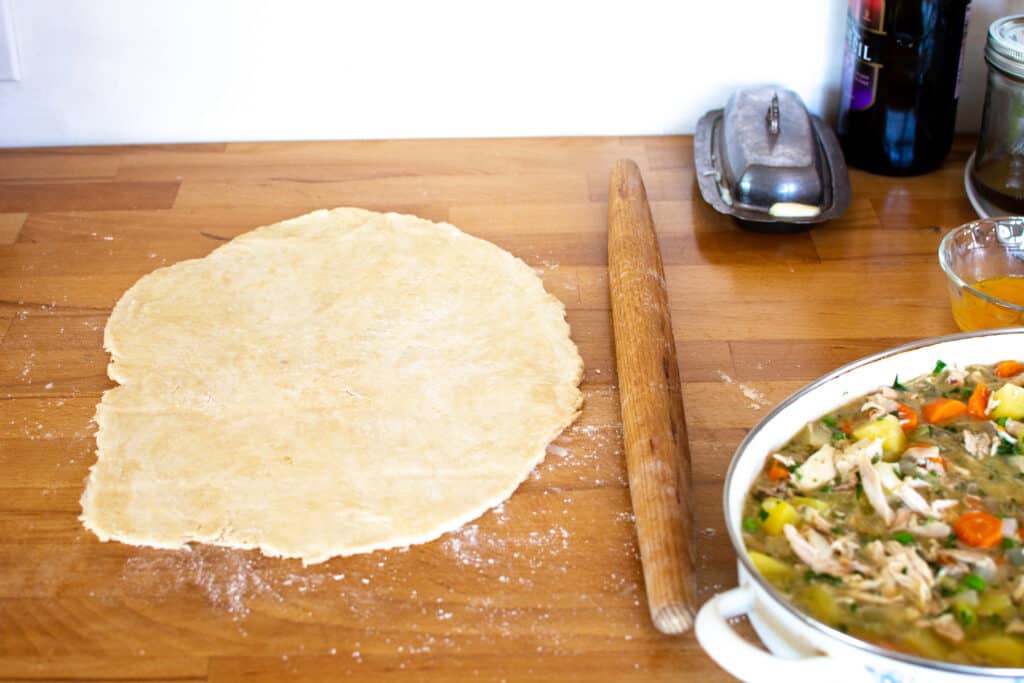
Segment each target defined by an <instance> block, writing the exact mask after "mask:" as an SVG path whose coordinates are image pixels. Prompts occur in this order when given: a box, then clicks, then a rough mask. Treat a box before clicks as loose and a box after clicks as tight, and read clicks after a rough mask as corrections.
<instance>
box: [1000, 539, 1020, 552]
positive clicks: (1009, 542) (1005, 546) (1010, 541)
mask: <svg viewBox="0 0 1024 683" xmlns="http://www.w3.org/2000/svg"><path fill="white" fill-rule="evenodd" d="M1001 545H1002V546H1003V550H1010V549H1011V548H1013V547H1015V546H1016V545H1017V544H1016V543H1014V542H1013V539H1012V538H1004V539H1003V542H1002V544H1001Z"/></svg>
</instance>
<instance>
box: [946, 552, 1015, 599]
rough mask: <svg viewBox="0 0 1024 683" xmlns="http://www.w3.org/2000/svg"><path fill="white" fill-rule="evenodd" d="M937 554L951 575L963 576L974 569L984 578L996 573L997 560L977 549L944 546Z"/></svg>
mask: <svg viewBox="0 0 1024 683" xmlns="http://www.w3.org/2000/svg"><path fill="white" fill-rule="evenodd" d="M935 556H936V559H937V560H939V562H942V563H943V564H944V567H943V569H944V570H945V573H946V574H949V575H950V576H962V575H964V574H967V573H969V572H971V571H973V572H974V573H976V574H978V575H979V576H981V577H983V578H991V577H992V576H994V575H995V573H996V563H995V561H994V560H993V559H992V558H991V557H989V556H988V555H986V554H985V553H982V552H979V551H977V550H966V549H960V548H942V549H940V550H938V551H936V553H935ZM1022 590H1024V589H1022Z"/></svg>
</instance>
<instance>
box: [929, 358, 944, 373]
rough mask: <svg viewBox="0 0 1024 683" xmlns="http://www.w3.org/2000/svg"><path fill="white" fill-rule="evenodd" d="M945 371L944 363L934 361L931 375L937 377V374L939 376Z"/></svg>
mask: <svg viewBox="0 0 1024 683" xmlns="http://www.w3.org/2000/svg"><path fill="white" fill-rule="evenodd" d="M945 369H946V363H945V362H944V361H941V360H939V361H936V363H935V367H934V368H932V374H933V375H937V374H939V373H940V372H942V371H943V370H945Z"/></svg>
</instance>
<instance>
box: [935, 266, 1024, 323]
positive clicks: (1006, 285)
mask: <svg viewBox="0 0 1024 683" xmlns="http://www.w3.org/2000/svg"><path fill="white" fill-rule="evenodd" d="M971 287H973V288H974V289H976V290H978V291H979V292H982V293H983V294H988V295H989V296H992V297H995V298H997V299H999V300H1001V301H1006V302H1008V303H1011V304H1016V305H1018V306H1024V276H1021V275H1003V276H1001V277H994V278H989V279H987V280H982V281H980V282H975V283H973V284H971ZM960 294H961V296H960V299H959V300H958V301H957V302H955V303H954V304H953V319H954V320H956V324H957V325H958V326H959V327H960V329H961V330H964V331H971V330H985V329H990V328H993V327H1014V326H1016V325H1024V312H1021V311H1015V310H1013V309H1010V308H1006V307H1003V306H999V305H998V304H994V303H992V302H991V301H987V300H985V299H982V298H981V297H979V296H977V295H975V294H974V293H973V292H971V291H970V290H967V289H964V290H961V292H960Z"/></svg>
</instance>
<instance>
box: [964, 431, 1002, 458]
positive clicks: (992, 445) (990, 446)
mask: <svg viewBox="0 0 1024 683" xmlns="http://www.w3.org/2000/svg"><path fill="white" fill-rule="evenodd" d="M998 447H999V443H998V442H996V441H994V440H993V439H992V435H991V434H985V433H984V432H972V431H970V430H969V429H965V430H964V448H965V449H966V450H967V452H968V453H970V454H971V455H973V456H974V457H975V458H979V459H980V458H988V457H991V456H993V455H995V454H996V448H998Z"/></svg>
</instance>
